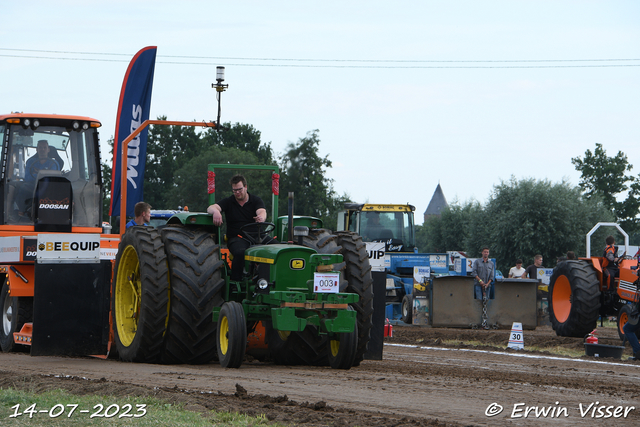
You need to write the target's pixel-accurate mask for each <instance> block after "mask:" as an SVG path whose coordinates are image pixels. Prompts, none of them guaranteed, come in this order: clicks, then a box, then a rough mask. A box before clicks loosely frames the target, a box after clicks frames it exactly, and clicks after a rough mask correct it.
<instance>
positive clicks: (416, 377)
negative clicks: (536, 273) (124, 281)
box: [0, 327, 640, 426]
mask: <svg viewBox="0 0 640 427" xmlns="http://www.w3.org/2000/svg"><path fill="white" fill-rule="evenodd" d="M524 336H525V346H531V345H533V344H534V343H538V345H540V344H541V343H545V344H547V345H558V346H560V347H566V348H577V349H580V348H582V340H580V339H573V338H558V337H556V336H555V334H554V333H553V332H552V331H550V330H549V329H544V328H542V329H541V328H538V330H536V331H525V333H524ZM508 337H509V331H504V330H501V331H471V330H464V331H461V330H454V329H430V328H420V327H395V328H394V338H390V339H387V341H386V345H385V349H384V360H383V361H364V362H363V363H362V364H361V366H360V367H357V368H352V369H351V370H349V371H335V370H331V369H329V368H315V367H282V366H275V365H272V364H270V363H262V362H258V361H249V362H246V363H245V364H244V365H243V366H242V367H241V368H240V369H239V370H230V369H226V370H225V369H222V368H221V367H220V366H218V365H217V364H209V365H204V366H188V365H168V366H167V365H142V364H130V363H122V362H118V361H115V360H100V359H93V358H62V357H37V358H36V357H30V356H28V355H27V354H20V353H11V354H7V353H2V354H0V361H1V363H2V367H3V368H2V369H3V371H2V372H0V387H2V388H6V387H9V386H14V387H20V388H24V387H29V388H31V389H35V390H38V391H43V390H48V389H52V388H63V389H66V390H69V391H70V392H72V393H78V394H86V393H96V394H105V395H114V396H121V395H128V394H136V395H154V396H157V397H159V398H166V399H169V400H171V401H182V402H185V403H186V404H187V405H188V408H189V409H192V410H196V411H198V410H199V411H203V412H204V411H205V408H210V409H214V408H215V409H219V410H227V411H239V412H244V413H248V414H254V415H257V414H265V415H266V416H267V418H268V419H270V420H277V421H279V422H283V423H290V424H292V425H308V426H316V425H345V426H346V425H349V426H355V425H362V426H364V425H378V426H397V425H454V426H456V425H461V426H467V425H487V426H489V425H491V426H503V425H504V426H507V425H509V426H511V425H517V426H520V425H548V424H550V425H563V426H565V425H566V426H574V425H616V426H621V425H629V426H637V425H640V362H627V361H626V355H625V357H624V358H623V359H624V361H620V360H612V359H597V358H593V357H586V356H584V357H581V358H573V359H571V358H564V357H555V356H550V355H548V354H543V353H533V352H528V351H524V352H523V351H514V350H508V351H505V350H504V347H506V344H507V341H508ZM470 338H473V339H475V340H477V341H480V342H485V343H492V344H493V345H495V346H496V348H494V349H491V348H489V349H488V350H487V349H486V347H482V348H480V347H478V348H461V347H460V346H457V345H451V344H447V345H445V344H443V341H445V340H468V339H470ZM618 343H619V342H618ZM556 402H557V403H556ZM595 402H599V403H595ZM494 403H495V404H498V405H501V406H502V407H503V408H504V409H503V411H502V412H501V413H499V414H498V415H496V416H493V417H488V416H487V415H486V414H485V412H486V411H491V410H492V408H495V405H492V404H494ZM519 403H523V405H518V406H514V405H516V404H519ZM592 403H594V405H593V406H592V407H591V410H589V411H588V412H587V413H586V414H581V412H580V404H582V408H583V411H585V412H586V408H587V407H588V406H589V405H590V404H592ZM603 405H604V406H612V407H614V408H611V409H610V410H609V411H610V413H611V414H617V413H615V412H614V411H615V407H618V406H620V407H621V408H622V409H620V410H619V414H621V415H620V416H619V417H617V418H614V417H613V416H611V417H609V418H603V417H600V418H597V416H598V415H599V413H598V411H597V410H596V411H595V412H592V411H593V409H594V406H603ZM526 407H532V408H534V409H531V412H529V414H528V417H526V418H525V417H524V415H525V410H526ZM549 407H551V412H549V413H548V414H547V416H539V417H538V418H536V416H535V411H536V409H537V410H538V411H541V410H542V409H544V408H549ZM632 407H633V408H632ZM514 408H515V409H514ZM554 408H555V409H554ZM562 408H566V409H562ZM625 408H626V410H627V415H626V417H625V416H624V411H625ZM565 413H566V415H567V416H565ZM607 414H608V412H607V410H606V408H603V415H605V416H606V415H607ZM552 415H555V417H554V416H552ZM7 416H8V414H0V424H3V423H2V421H3V419H4V418H6V417H7Z"/></svg>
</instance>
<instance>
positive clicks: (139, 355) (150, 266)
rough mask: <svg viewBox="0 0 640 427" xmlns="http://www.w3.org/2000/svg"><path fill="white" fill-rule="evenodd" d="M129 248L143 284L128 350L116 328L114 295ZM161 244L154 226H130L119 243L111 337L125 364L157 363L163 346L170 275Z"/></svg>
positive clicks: (113, 291)
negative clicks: (136, 328)
mask: <svg viewBox="0 0 640 427" xmlns="http://www.w3.org/2000/svg"><path fill="white" fill-rule="evenodd" d="M129 245H132V246H133V247H134V248H135V249H136V253H137V255H138V262H139V264H140V278H141V283H142V290H141V306H140V317H139V320H138V330H137V332H136V336H135V338H134V340H133V342H132V343H131V345H130V346H129V347H125V346H124V345H122V343H121V341H120V339H119V337H118V329H117V327H116V326H115V324H116V322H117V319H116V318H115V316H116V310H115V301H116V299H115V294H116V289H115V286H116V283H117V276H118V267H119V264H120V257H121V255H122V253H123V251H124V249H125V248H126V247H127V246H129ZM168 272H169V270H168V267H167V257H166V255H165V251H164V244H163V243H162V238H161V236H160V233H159V232H158V230H156V229H155V228H153V227H144V226H137V227H130V228H129V229H127V231H126V232H125V234H124V235H123V237H122V240H121V241H120V244H119V246H118V254H117V255H116V261H115V269H114V278H113V289H112V296H113V297H112V313H114V319H113V321H114V328H113V329H114V331H113V334H114V338H115V342H116V348H117V351H118V355H119V356H120V359H122V360H124V361H128V362H139V363H158V362H159V361H160V356H161V354H162V350H163V347H164V340H163V335H164V333H165V326H166V322H167V306H168V304H169V276H168Z"/></svg>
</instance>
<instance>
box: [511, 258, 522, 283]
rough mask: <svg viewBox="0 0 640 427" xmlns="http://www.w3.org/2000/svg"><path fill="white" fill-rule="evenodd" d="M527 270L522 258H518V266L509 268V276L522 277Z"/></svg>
mask: <svg viewBox="0 0 640 427" xmlns="http://www.w3.org/2000/svg"><path fill="white" fill-rule="evenodd" d="M525 271H526V270H525V269H524V268H522V260H521V259H517V260H516V266H515V267H511V270H509V278H512V277H515V278H517V279H520V278H521V277H522V275H523V274H524V273H525Z"/></svg>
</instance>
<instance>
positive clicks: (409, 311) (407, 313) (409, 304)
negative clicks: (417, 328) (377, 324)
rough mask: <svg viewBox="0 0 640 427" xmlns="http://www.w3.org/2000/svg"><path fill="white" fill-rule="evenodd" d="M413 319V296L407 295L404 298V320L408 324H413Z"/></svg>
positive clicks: (402, 318)
mask: <svg viewBox="0 0 640 427" xmlns="http://www.w3.org/2000/svg"><path fill="white" fill-rule="evenodd" d="M412 318H413V298H412V297H411V295H405V296H404V297H403V298H402V317H401V318H400V320H402V321H403V322H404V323H406V324H409V325H410V324H411V322H412Z"/></svg>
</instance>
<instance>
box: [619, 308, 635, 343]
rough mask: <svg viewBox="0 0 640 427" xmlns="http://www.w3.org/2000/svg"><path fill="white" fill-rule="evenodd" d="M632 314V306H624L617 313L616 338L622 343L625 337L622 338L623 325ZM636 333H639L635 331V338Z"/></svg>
mask: <svg viewBox="0 0 640 427" xmlns="http://www.w3.org/2000/svg"><path fill="white" fill-rule="evenodd" d="M632 312H633V305H630V304H624V305H623V306H622V307H620V311H619V312H618V322H617V323H618V336H619V337H620V339H621V340H623V341H624V338H625V337H624V331H623V330H622V328H624V325H625V324H626V323H627V322H628V321H629V318H631V313H632ZM638 332H639V331H636V336H638ZM639 338H640V337H639Z"/></svg>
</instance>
